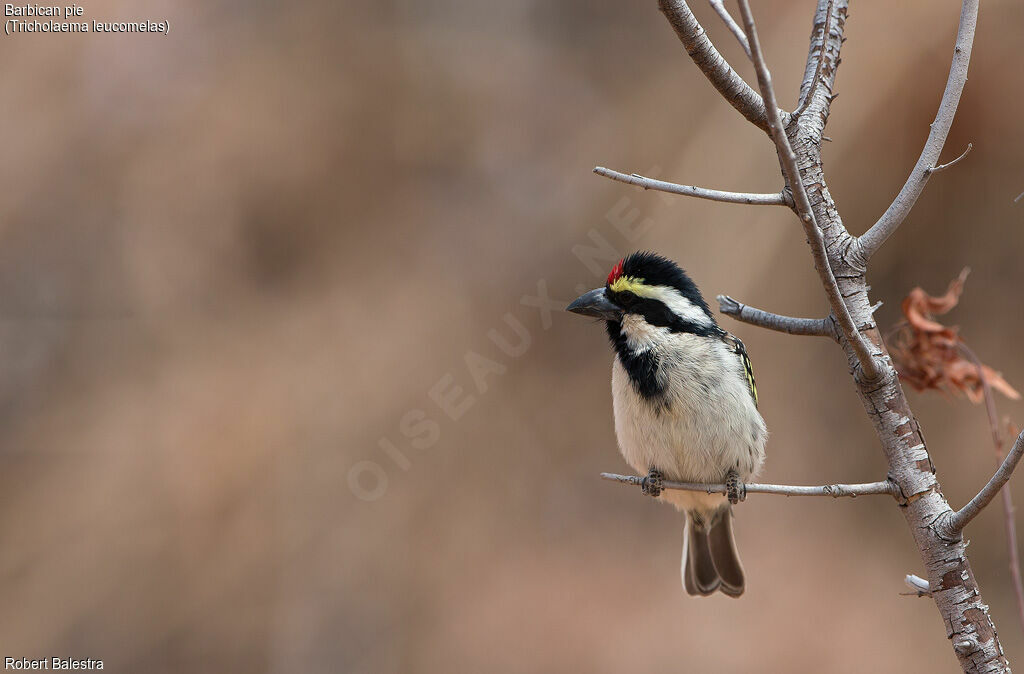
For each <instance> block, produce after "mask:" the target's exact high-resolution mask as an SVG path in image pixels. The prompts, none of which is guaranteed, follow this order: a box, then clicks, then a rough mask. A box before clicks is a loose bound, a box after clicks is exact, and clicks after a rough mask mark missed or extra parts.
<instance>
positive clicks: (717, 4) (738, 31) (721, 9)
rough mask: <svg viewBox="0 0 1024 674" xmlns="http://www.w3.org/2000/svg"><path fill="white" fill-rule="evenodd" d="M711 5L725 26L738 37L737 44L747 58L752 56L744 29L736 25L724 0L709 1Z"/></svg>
mask: <svg viewBox="0 0 1024 674" xmlns="http://www.w3.org/2000/svg"><path fill="white" fill-rule="evenodd" d="M708 2H710V3H711V7H712V8H713V9H714V10H715V11H716V12H717V13H718V16H720V17H721V19H722V21H723V22H725V25H726V26H728V27H729V30H731V31H732V34H733V35H735V36H736V40H737V42H739V43H740V46H741V47H743V51H744V52H746V54H747V56H750V43H749V42H747V36H746V34H744V32H743V29H742V28H740V25H739V24H738V23H736V20H735V19H733V18H732V14H730V13H729V10H728V9H726V8H725V3H724V2H722V0H708Z"/></svg>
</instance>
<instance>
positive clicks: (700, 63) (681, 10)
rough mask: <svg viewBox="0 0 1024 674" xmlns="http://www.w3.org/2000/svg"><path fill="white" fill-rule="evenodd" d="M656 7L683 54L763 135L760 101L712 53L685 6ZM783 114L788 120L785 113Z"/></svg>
mask: <svg viewBox="0 0 1024 674" xmlns="http://www.w3.org/2000/svg"><path fill="white" fill-rule="evenodd" d="M658 6H659V7H660V8H661V11H662V13H663V14H664V15H665V17H666V18H667V19H668V22H669V23H670V24H672V28H673V29H674V30H675V31H676V35H677V36H678V37H679V40H680V42H682V43H683V46H684V47H685V48H686V53H687V54H689V55H690V58H691V59H692V60H693V62H694V64H696V66H697V67H698V68H700V70H701V72H702V73H704V76H705V77H707V78H708V81H710V82H711V84H712V85H713V86H714V87H715V89H717V90H718V93H720V94H721V95H722V97H723V98H724V99H725V100H727V101H728V102H729V104H730V105H732V107H734V108H736V109H737V110H738V111H739V112H740V114H741V115H743V116H744V117H746V118H747V120H748V121H749V122H750V123H752V124H754V125H755V126H756V127H758V128H759V129H761V130H762V131H764V132H765V133H767V132H768V117H767V115H765V107H764V100H763V99H762V98H761V97H760V96H758V95H757V92H756V91H754V90H753V89H752V88H751V87H750V85H749V84H747V83H746V82H744V81H743V78H742V77H740V76H739V74H738V73H737V72H736V71H735V70H733V69H732V66H730V65H729V62H728V61H726V60H725V57H723V56H722V55H721V54H720V53H719V52H718V50H717V49H715V45H713V44H712V43H711V39H710V38H709V37H708V35H707V32H706V31H705V30H704V28H703V27H702V26H701V25H700V23H699V22H698V21H697V17H695V16H694V15H693V12H692V11H691V10H690V7H689V5H687V4H686V2H684V0H658ZM783 114H784V115H785V116H786V118H787V120H788V117H789V113H786V112H784V113H783Z"/></svg>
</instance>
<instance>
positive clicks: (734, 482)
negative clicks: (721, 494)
mask: <svg viewBox="0 0 1024 674" xmlns="http://www.w3.org/2000/svg"><path fill="white" fill-rule="evenodd" d="M725 490H726V491H725V495H726V496H727V497H729V503H731V504H733V505H736V504H737V503H739V502H740V501H742V500H744V499H745V498H747V488H746V487H744V486H743V482H742V481H741V480H740V474H739V473H737V472H736V471H735V470H732V469H730V470H729V473H728V474H727V475H726V476H725Z"/></svg>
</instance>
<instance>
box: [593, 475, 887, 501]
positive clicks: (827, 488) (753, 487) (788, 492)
mask: <svg viewBox="0 0 1024 674" xmlns="http://www.w3.org/2000/svg"><path fill="white" fill-rule="evenodd" d="M601 479H602V480H610V481H612V482H620V483H622V484H632V485H641V484H643V481H644V478H643V477H641V476H639V475H617V474H615V473H601ZM661 488H662V489H678V490H680V491H699V492H704V493H706V494H726V493H728V491H729V487H728V486H726V485H724V484H702V483H699V482H672V481H670V480H664V481H663V482H662V484H661ZM743 491H745V493H747V494H777V495H779V496H831V497H832V498H840V497H842V496H849V497H851V498H852V497H856V496H871V495H875V494H888V495H889V496H893V497H895V498H899V497H900V492H899V487H897V486H896V485H895V484H894V483H892V482H889V481H888V480H882V481H881V482H865V483H861V484H824V485H820V486H814V487H805V486H802V485H789V484H753V483H752V484H745V485H743Z"/></svg>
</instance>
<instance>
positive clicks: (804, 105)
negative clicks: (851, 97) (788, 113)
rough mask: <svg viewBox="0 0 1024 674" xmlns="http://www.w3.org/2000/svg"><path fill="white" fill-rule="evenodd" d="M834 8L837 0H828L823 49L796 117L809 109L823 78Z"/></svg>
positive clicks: (822, 35) (823, 28)
mask: <svg viewBox="0 0 1024 674" xmlns="http://www.w3.org/2000/svg"><path fill="white" fill-rule="evenodd" d="M834 8H835V0H828V9H827V10H825V22H824V23H823V24H822V26H821V50H820V51H819V52H818V58H817V64H816V65H815V66H814V75H813V76H812V77H811V84H810V86H809V87H807V91H806V93H805V94H804V96H803V98H802V99H801V100H800V102H799V103H798V104H797V107H796V110H794V111H793V116H794V117H799V116H800V115H802V114H803V112H804V110H806V109H807V104H808V103H810V102H811V98H812V97H813V96H814V88H815V87H816V86H818V82H819V81H820V80H821V68H822V64H823V63H825V50H826V49H828V32H829V31H830V30H831V29H832V27H831V24H832V10H833V9H834ZM747 55H748V56H749V55H750V52H749V51H747Z"/></svg>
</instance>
